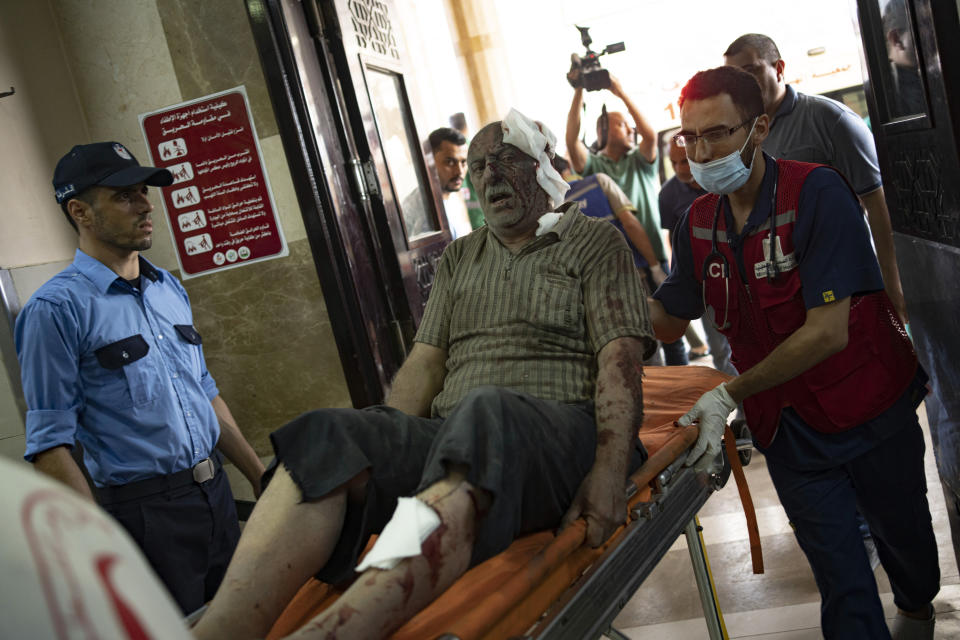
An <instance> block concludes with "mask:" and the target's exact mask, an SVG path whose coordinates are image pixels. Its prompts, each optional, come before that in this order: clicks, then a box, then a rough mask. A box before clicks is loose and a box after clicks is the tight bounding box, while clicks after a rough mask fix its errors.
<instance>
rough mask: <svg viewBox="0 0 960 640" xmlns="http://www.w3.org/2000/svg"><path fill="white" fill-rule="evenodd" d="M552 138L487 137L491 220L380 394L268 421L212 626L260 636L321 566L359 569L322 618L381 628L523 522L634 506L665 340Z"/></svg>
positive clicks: (503, 543) (199, 630)
mask: <svg viewBox="0 0 960 640" xmlns="http://www.w3.org/2000/svg"><path fill="white" fill-rule="evenodd" d="M554 145H555V139H554V137H553V134H551V133H550V132H549V131H548V130H546V129H545V128H544V127H542V125H537V124H536V123H535V122H533V121H532V120H529V119H528V118H526V117H525V116H522V115H520V114H518V113H517V112H515V111H511V113H510V114H509V115H508V116H507V117H506V118H505V119H504V121H503V122H497V123H493V124H490V125H487V126H486V127H485V128H484V129H482V130H481V131H480V132H479V133H478V134H477V136H476V137H475V138H474V140H473V142H472V144H471V146H470V150H469V153H468V167H469V171H470V174H471V177H472V178H473V184H474V186H475V187H476V188H477V194H478V198H479V200H480V205H481V207H482V208H483V213H484V216H485V218H486V226H484V227H482V228H480V229H477V230H476V231H474V232H473V233H471V234H469V235H467V236H465V237H462V238H458V239H457V240H456V241H454V242H453V243H452V244H451V245H450V246H449V247H447V249H446V251H445V252H444V254H443V256H442V258H441V259H440V263H439V264H438V266H437V277H436V281H435V283H434V286H433V290H432V292H431V295H430V300H429V302H428V303H427V307H426V309H425V311H424V316H423V322H422V324H421V326H420V329H419V331H418V333H417V337H416V343H415V345H414V348H413V350H412V351H411V353H410V356H409V357H408V358H407V361H406V362H405V363H404V365H403V367H402V368H401V369H400V372H399V373H398V374H397V377H396V378H395V380H394V382H393V388H392V390H391V392H390V396H389V399H388V401H387V404H386V405H385V406H376V407H369V408H367V409H363V410H355V409H327V410H320V411H315V412H312V413H309V414H306V415H304V416H301V417H300V418H298V419H297V420H295V421H293V422H292V423H290V424H288V425H286V426H285V427H283V428H282V429H280V430H279V431H277V432H275V433H274V434H273V435H272V440H273V444H274V448H275V450H276V454H277V459H276V461H275V462H274V463H273V464H272V465H271V466H270V468H269V469H268V471H267V474H266V475H265V479H269V485H268V486H267V488H266V490H265V491H264V495H263V497H262V498H261V499H260V501H259V502H258V504H257V507H256V509H255V510H254V512H253V514H252V516H251V518H250V520H249V522H248V524H247V527H246V529H245V530H244V533H243V536H242V538H241V540H240V544H239V546H238V550H237V554H236V556H235V558H234V561H233V562H232V563H231V566H230V568H229V569H228V572H227V576H226V577H225V582H224V584H223V587H222V588H221V589H220V591H219V592H218V593H217V595H216V597H215V598H214V600H213V602H212V603H211V605H210V609H209V610H208V612H207V613H206V615H205V616H204V617H203V619H201V620H200V622H199V624H198V626H197V627H196V629H195V633H196V635H197V636H198V637H200V638H214V637H239V636H241V635H243V636H245V637H262V636H263V635H264V634H266V633H267V631H268V630H269V629H270V627H271V625H272V624H273V622H274V620H275V619H276V617H277V616H278V615H279V614H280V613H281V611H282V610H283V608H284V607H285V606H286V604H287V603H288V602H289V601H290V599H291V598H292V597H293V596H294V594H295V593H296V591H297V590H298V589H299V588H300V586H301V585H302V584H303V583H304V582H305V581H306V580H307V579H308V578H309V577H310V576H311V575H314V574H316V575H317V576H318V577H319V578H320V579H321V580H324V581H326V582H331V583H339V582H344V581H346V580H349V579H352V578H357V579H356V580H355V581H354V582H353V585H352V586H351V587H350V588H349V589H348V590H347V591H346V592H345V593H344V594H343V595H342V596H341V597H340V598H339V599H338V600H337V602H336V603H335V604H334V605H333V606H332V607H331V608H329V609H327V610H326V611H324V612H323V613H322V614H320V615H319V616H317V618H315V619H314V620H312V621H310V622H309V623H308V624H310V625H311V629H312V630H313V631H315V632H316V634H317V635H318V636H322V637H325V638H357V637H363V638H380V637H385V636H387V635H389V634H390V633H391V632H392V631H393V630H394V629H396V628H398V627H399V626H400V625H401V624H402V623H403V622H404V621H405V620H407V619H408V618H410V617H411V616H413V614H414V613H416V612H417V611H419V610H420V609H422V608H423V607H425V606H426V605H427V604H429V603H430V602H431V601H432V600H433V599H434V598H436V597H437V596H438V595H439V594H440V593H442V592H443V591H444V590H445V589H446V588H447V587H448V586H449V585H450V584H451V583H452V582H453V581H454V580H455V579H456V578H457V577H458V576H460V575H461V574H462V573H463V572H464V571H466V570H467V569H468V568H469V567H470V566H472V565H475V564H477V563H479V562H482V561H483V560H486V559H487V558H489V557H491V556H493V555H495V554H496V553H499V552H500V551H502V550H503V549H505V548H506V547H507V546H508V545H509V544H510V543H511V542H512V541H513V539H514V538H516V537H517V536H518V535H520V534H523V533H525V532H529V531H535V530H542V529H549V528H552V527H556V526H557V525H566V524H569V523H571V522H572V521H574V520H576V519H577V518H581V517H582V518H584V519H585V520H586V523H587V541H588V542H590V543H591V544H592V545H594V546H597V545H599V544H601V543H602V542H603V541H604V540H605V539H606V538H607V537H609V535H610V534H611V533H612V532H613V531H614V529H615V528H616V527H617V526H618V525H619V524H620V523H622V521H623V519H624V515H625V506H626V505H625V503H624V497H623V495H624V494H623V486H624V482H625V479H626V476H627V474H628V473H629V472H630V470H631V469H633V468H636V467H637V466H639V465H640V464H642V461H643V458H644V452H643V448H642V445H640V443H639V441H638V440H637V438H636V432H635V428H636V425H637V424H639V423H640V420H641V418H642V412H643V400H642V394H641V389H640V380H641V375H642V362H643V358H644V356H645V355H648V352H650V351H652V350H653V348H655V344H656V343H655V342H654V340H653V339H652V332H651V327H650V324H649V319H648V315H647V306H646V301H645V299H644V295H643V289H642V287H641V284H640V279H639V275H638V272H637V270H636V268H635V267H634V265H633V256H632V254H631V252H630V249H629V248H628V247H627V245H626V243H625V241H624V240H623V237H622V236H621V234H620V233H618V232H617V230H616V229H615V228H614V227H613V225H610V224H607V223H606V222H603V221H600V220H592V219H588V218H586V217H585V216H583V215H581V214H580V212H579V210H578V206H577V205H576V203H572V202H571V203H566V204H564V205H563V206H561V207H560V208H558V209H556V210H555V211H551V210H552V209H553V208H554V205H555V204H556V203H559V202H563V196H564V195H565V193H566V190H567V186H566V183H564V182H563V179H562V178H561V177H560V175H559V174H558V173H557V172H556V171H555V170H554V169H553V168H552V167H551V165H550V156H551V155H552V154H553V149H554ZM406 496H415V497H406ZM391 515H392V516H393V518H392V519H391ZM388 520H389V522H388ZM407 529H411V530H407ZM374 533H380V537H379V538H378V541H377V543H376V545H374V547H373V549H372V550H371V551H370V553H369V554H367V556H366V557H365V558H364V561H363V563H362V564H361V565H360V566H359V567H358V566H356V561H357V557H358V554H359V553H360V552H361V551H362V550H363V549H364V546H365V545H366V543H367V540H368V538H369V536H370V535H371V534H374ZM360 571H362V572H363V573H362V575H360V576H359V577H358V576H357V573H358V572H360Z"/></svg>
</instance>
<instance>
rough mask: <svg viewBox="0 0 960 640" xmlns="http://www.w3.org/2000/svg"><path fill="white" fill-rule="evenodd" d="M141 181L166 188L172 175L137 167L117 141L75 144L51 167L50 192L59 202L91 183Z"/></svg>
mask: <svg viewBox="0 0 960 640" xmlns="http://www.w3.org/2000/svg"><path fill="white" fill-rule="evenodd" d="M141 182H145V183H146V184H148V185H150V186H153V187H166V186H169V185H171V184H172V183H173V175H172V174H171V173H170V172H169V171H167V170H166V169H160V168H158V167H141V166H140V163H139V162H137V159H136V158H134V157H133V154H132V153H130V150H129V149H127V148H126V147H125V146H123V145H122V144H120V143H119V142H94V143H93V144H78V145H77V146H75V147H74V148H73V149H70V153H68V154H67V155H65V156H63V157H62V158H60V162H58V163H57V168H56V169H54V170H53V188H54V193H55V195H56V198H57V202H58V203H60V204H63V203H64V202H66V201H67V200H69V199H70V198H73V197H74V196H76V195H77V194H78V193H81V192H82V191H85V190H86V189H89V188H90V187H93V186H95V185H102V186H104V187H128V186H130V185H132V184H139V183H141Z"/></svg>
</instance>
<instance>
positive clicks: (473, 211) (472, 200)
mask: <svg viewBox="0 0 960 640" xmlns="http://www.w3.org/2000/svg"><path fill="white" fill-rule="evenodd" d="M450 126H451V127H453V128H454V129H456V130H457V131H459V132H460V135H462V136H463V137H464V139H465V140H466V141H467V145H469V144H470V130H469V129H468V128H467V117H466V116H465V115H464V114H463V112H462V111H458V112H457V113H455V114H453V115H452V116H450ZM462 191H463V197H464V200H466V203H467V217H468V218H470V226H471V227H472V228H474V229H479V228H480V227H482V226H483V225H484V223H485V220H484V218H483V209H482V208H481V207H480V199H479V198H478V197H477V191H476V189H474V188H473V182H471V181H470V172H469V171H467V172H466V174H465V175H464V176H463V190H462Z"/></svg>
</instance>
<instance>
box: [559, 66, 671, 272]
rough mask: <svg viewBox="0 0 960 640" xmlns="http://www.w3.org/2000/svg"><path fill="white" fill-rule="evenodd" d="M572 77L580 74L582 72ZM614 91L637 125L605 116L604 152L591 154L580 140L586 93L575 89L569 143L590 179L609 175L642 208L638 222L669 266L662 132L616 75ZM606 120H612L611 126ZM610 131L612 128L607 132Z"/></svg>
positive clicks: (573, 160)
mask: <svg viewBox="0 0 960 640" xmlns="http://www.w3.org/2000/svg"><path fill="white" fill-rule="evenodd" d="M571 73H579V71H572V72H571ZM573 80H574V81H573V82H572V83H573V84H577V83H576V82H575V79H573ZM608 90H609V91H610V93H612V94H613V95H615V96H616V97H618V98H620V100H621V101H623V104H624V105H625V106H626V107H627V111H629V112H630V117H631V118H632V119H633V126H632V127H631V126H630V123H629V121H628V120H627V118H626V116H624V114H623V113H621V112H619V111H610V112H608V113H607V114H605V115H604V116H600V119H599V120H598V121H597V140H598V147H599V148H598V151H597V152H595V153H593V152H591V151H590V150H589V149H587V147H586V145H584V144H583V142H581V140H580V138H579V136H580V114H581V112H582V111H583V88H582V87H581V88H577V89H574V92H573V103H572V104H571V105H570V113H569V114H568V115H567V135H566V143H567V153H568V155H569V156H570V164H572V165H573V168H574V170H575V171H576V172H577V173H579V174H581V175H582V176H584V177H586V176H589V175H593V174H594V173H605V174H607V175H608V176H610V177H611V178H613V180H614V182H616V183H617V185H618V186H619V187H620V188H621V189H623V192H624V193H625V194H627V197H628V198H630V201H631V202H633V205H634V206H635V207H636V209H637V210H636V212H635V215H636V217H637V220H639V221H640V224H642V225H643V228H644V229H646V231H647V235H648V236H650V241H651V243H653V247H654V252H655V253H656V254H657V259H658V260H659V261H660V262H661V263H666V260H667V254H666V251H665V250H664V246H663V240H662V239H661V236H660V214H659V211H658V210H657V193H658V191H659V185H658V179H657V162H656V161H657V133H656V131H654V130H653V126H651V124H650V122H649V121H648V120H647V119H646V118H645V117H644V116H643V114H642V113H640V110H639V109H638V108H637V106H636V105H635V104H634V103H633V101H632V100H631V99H630V97H629V96H628V95H627V94H626V93H625V92H624V91H623V87H622V86H621V85H620V81H619V80H618V79H617V78H616V77H615V76H613V75H612V74H611V75H610V88H609V89H608ZM604 119H606V126H605V127H604V126H603V125H604ZM604 129H606V131H605V132H604ZM604 133H605V135H604ZM637 137H639V140H637Z"/></svg>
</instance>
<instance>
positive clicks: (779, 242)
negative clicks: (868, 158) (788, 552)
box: [651, 67, 940, 639]
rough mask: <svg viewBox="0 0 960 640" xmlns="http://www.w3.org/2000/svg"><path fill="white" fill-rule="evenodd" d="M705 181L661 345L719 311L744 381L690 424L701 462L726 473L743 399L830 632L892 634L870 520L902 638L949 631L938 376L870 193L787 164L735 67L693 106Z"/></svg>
mask: <svg viewBox="0 0 960 640" xmlns="http://www.w3.org/2000/svg"><path fill="white" fill-rule="evenodd" d="M680 108H681V110H680V120H681V124H682V129H681V131H680V133H678V134H677V136H676V138H675V139H676V142H677V144H679V145H681V146H683V147H684V148H685V149H686V152H687V157H688V159H689V161H690V169H691V171H692V173H693V177H694V179H695V180H696V181H697V182H698V183H699V184H700V185H701V186H702V187H703V188H704V189H706V190H707V191H708V192H709V193H708V194H706V195H704V196H701V197H700V198H698V199H697V200H696V201H695V202H694V204H693V205H692V206H691V208H690V210H689V211H688V212H687V214H685V215H684V217H683V218H682V219H681V221H680V223H679V225H678V227H677V230H676V233H675V234H674V237H675V244H674V268H673V270H672V271H671V273H670V275H669V277H668V278H667V280H666V282H665V283H664V284H663V285H662V286H661V287H660V289H658V290H657V292H656V293H655V294H654V298H655V299H654V300H652V301H651V315H652V317H653V321H654V329H655V331H656V334H657V337H658V338H659V339H660V340H665V341H666V340H675V339H676V338H678V337H679V336H681V335H682V334H683V331H684V330H685V329H686V327H687V324H688V323H689V321H690V320H692V319H695V318H699V317H700V316H702V315H705V316H706V318H705V321H706V322H712V323H714V325H715V326H717V328H718V329H719V330H720V331H721V332H722V333H723V334H724V335H725V336H726V337H727V339H728V340H729V342H730V347H731V350H732V353H733V356H732V362H733V363H734V365H735V366H736V368H737V370H738V371H739V372H740V376H739V377H737V378H735V379H733V380H731V381H729V382H727V383H724V384H722V385H720V386H718V387H717V388H715V389H713V390H711V391H709V392H707V393H706V394H704V395H703V396H702V397H701V398H700V400H698V401H697V403H696V404H695V405H694V407H693V408H692V409H691V410H690V411H689V412H688V413H687V414H686V415H685V416H684V417H683V418H681V420H680V423H681V424H684V425H686V424H690V423H692V422H699V427H700V436H699V438H698V440H697V443H696V445H695V446H694V448H693V450H692V451H691V453H690V454H689V457H688V459H687V464H689V465H693V466H694V468H695V469H698V470H704V471H706V470H709V469H711V468H712V467H714V465H715V464H716V463H717V454H718V453H719V450H720V442H721V437H722V434H723V431H724V428H725V426H726V421H727V419H728V417H729V415H730V413H731V412H732V411H733V410H734V409H735V408H736V406H737V404H738V403H742V404H743V406H744V409H745V412H746V416H747V423H748V424H749V425H750V428H751V431H752V432H753V437H754V444H756V446H757V447H758V448H759V449H760V450H761V451H762V452H763V453H764V454H765V456H766V459H767V468H768V470H769V472H770V477H771V479H772V480H773V483H774V486H775V487H776V489H777V494H778V496H779V498H780V501H781V503H782V504H783V506H784V509H785V510H786V512H787V515H788V516H789V518H790V520H791V522H792V523H793V524H794V525H795V527H796V535H797V540H798V542H799V543H800V546H801V548H802V549H803V551H804V553H805V554H806V556H807V559H808V561H809V562H810V566H811V568H812V569H813V572H814V576H815V578H816V580H817V585H818V587H819V589H820V593H821V597H822V605H821V627H822V629H823V633H824V636H825V637H826V638H828V639H829V638H890V637H891V636H890V631H888V629H887V626H886V622H885V619H884V613H883V609H882V607H881V605H880V598H879V595H878V593H877V586H876V582H875V580H874V577H873V572H872V570H871V567H870V562H869V560H868V558H867V554H866V552H865V551H864V547H863V543H862V542H861V538H860V533H859V530H858V526H857V521H856V517H855V515H856V512H857V509H858V507H859V510H860V512H861V513H862V514H863V515H864V517H865V518H866V520H867V522H868V523H869V525H870V529H871V531H873V533H874V536H875V538H876V541H877V549H878V552H879V556H880V561H881V563H882V564H883V567H884V569H885V571H886V573H887V575H888V576H889V577H890V582H891V585H892V587H893V593H894V602H895V603H896V605H897V607H898V609H899V614H898V616H897V618H896V620H895V622H894V627H893V637H894V638H932V637H933V622H934V618H933V608H932V605H931V604H930V603H931V601H932V600H933V597H934V595H936V593H937V591H938V590H939V577H940V576H939V567H938V563H937V562H938V561H937V547H936V540H935V539H934V536H933V528H932V526H931V519H930V511H929V507H928V505H927V501H926V482H925V478H924V472H923V451H924V444H923V436H922V433H921V430H920V425H919V423H918V421H917V416H916V407H917V405H918V404H919V403H920V401H921V400H922V398H923V396H924V395H925V388H924V385H925V383H926V380H927V376H926V374H925V373H924V371H923V369H922V368H920V366H919V365H918V364H917V359H916V354H915V353H914V351H913V347H912V345H911V343H910V341H909V339H908V338H907V336H906V332H905V331H904V328H903V325H902V323H901V321H900V319H899V317H898V315H897V313H896V312H895V310H894V307H893V305H892V303H891V301H890V298H889V297H888V296H887V294H886V293H885V292H884V285H883V279H882V278H881V275H880V268H879V265H878V264H877V259H876V256H875V255H874V253H873V251H872V248H871V245H870V235H869V230H868V229H867V227H866V224H865V223H864V219H863V216H862V214H861V212H860V207H859V203H858V202H857V199H856V195H855V194H854V192H853V191H852V190H851V189H850V187H849V185H848V184H847V183H846V181H845V180H844V179H843V178H842V177H841V176H840V175H839V174H838V173H837V172H836V171H834V170H833V169H830V168H828V167H826V166H824V165H815V164H808V163H802V162H793V161H788V160H774V159H773V158H771V157H770V156H768V155H766V154H765V153H763V152H762V151H761V149H760V146H761V144H762V143H763V140H764V138H766V136H767V133H768V131H769V116H768V115H767V114H765V113H764V109H763V98H762V95H761V91H760V86H759V85H758V84H757V82H756V80H755V79H754V77H753V76H751V75H750V74H748V73H746V72H744V71H741V70H739V69H736V68H734V67H720V68H717V69H710V70H708V71H702V72H700V73H698V74H696V75H695V76H694V77H693V78H691V79H690V81H689V82H688V83H687V85H686V86H685V87H684V89H683V91H682V92H681V96H680Z"/></svg>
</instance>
